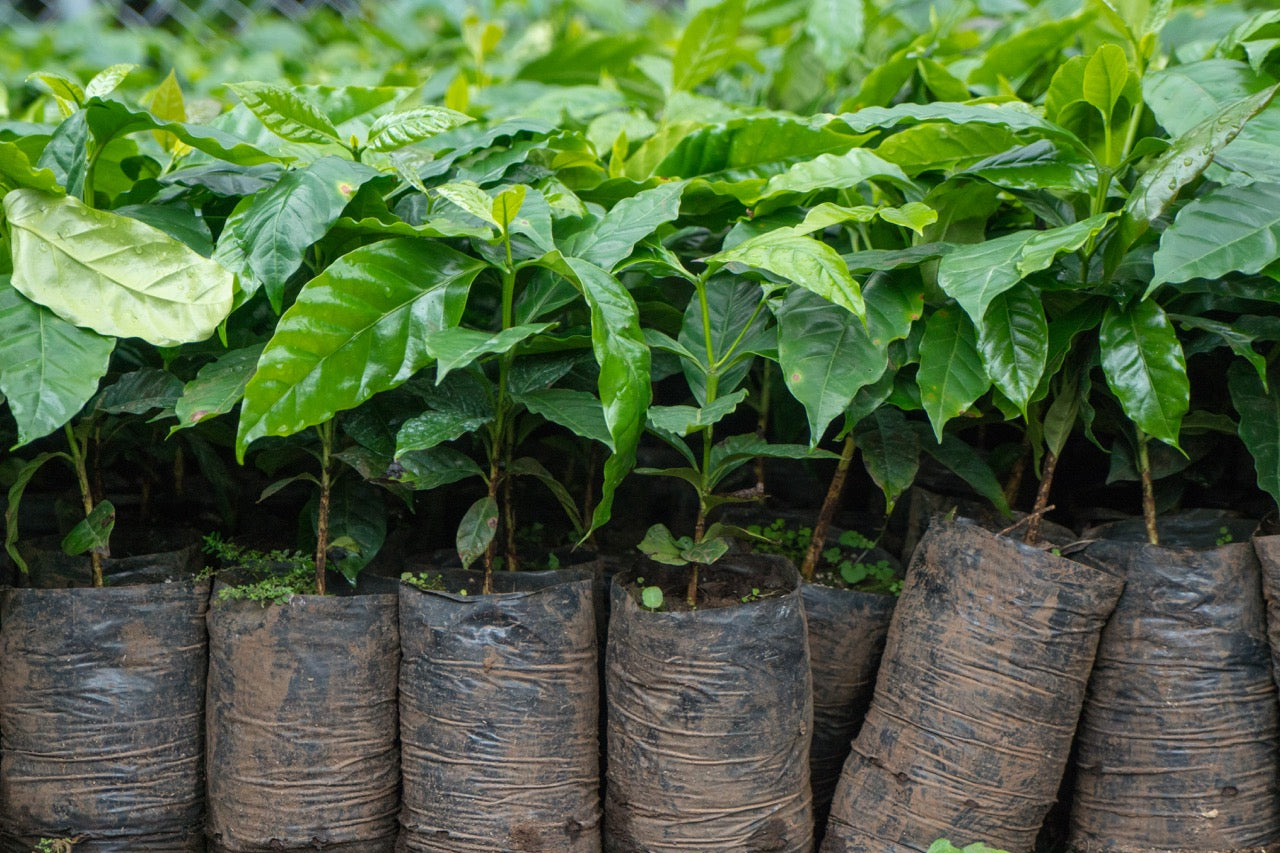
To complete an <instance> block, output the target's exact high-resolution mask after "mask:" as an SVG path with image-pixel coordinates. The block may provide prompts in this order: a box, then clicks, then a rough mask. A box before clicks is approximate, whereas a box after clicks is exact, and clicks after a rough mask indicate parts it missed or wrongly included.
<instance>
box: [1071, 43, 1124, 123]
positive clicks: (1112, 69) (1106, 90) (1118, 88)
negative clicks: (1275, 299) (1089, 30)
mask: <svg viewBox="0 0 1280 853" xmlns="http://www.w3.org/2000/svg"><path fill="white" fill-rule="evenodd" d="M1128 86H1129V58H1128V56H1126V55H1125V52H1124V48H1122V47H1120V46H1119V45H1115V44H1104V45H1102V46H1101V47H1100V48H1098V49H1097V50H1096V51H1094V53H1093V55H1092V56H1090V57H1089V61H1088V63H1087V64H1086V65H1085V68H1084V80H1083V81H1082V93H1083V95H1084V99H1085V100H1086V101H1088V102H1089V103H1090V104H1091V105H1093V106H1094V107H1096V108H1097V110H1098V112H1099V114H1101V116H1102V119H1103V121H1104V122H1107V123H1110V121H1111V114H1112V112H1114V110H1115V108H1116V104H1118V103H1119V102H1120V99H1121V98H1123V97H1124V96H1125V90H1126V89H1127V88H1128Z"/></svg>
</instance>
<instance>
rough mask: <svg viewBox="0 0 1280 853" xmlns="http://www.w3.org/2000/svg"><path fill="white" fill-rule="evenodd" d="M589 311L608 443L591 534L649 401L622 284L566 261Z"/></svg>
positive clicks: (631, 455) (641, 350) (605, 511)
mask: <svg viewBox="0 0 1280 853" xmlns="http://www.w3.org/2000/svg"><path fill="white" fill-rule="evenodd" d="M565 264H566V266H567V267H568V268H569V270H571V271H572V273H573V275H574V277H575V278H576V279H577V281H578V284H579V286H580V287H581V288H582V295H583V297H584V298H585V299H586V302H587V306H588V307H589V309H590V311H591V347H592V351H593V352H594V353H595V357H596V364H597V365H599V367H600V377H599V379H598V380H597V391H598V393H599V396H600V402H601V404H602V405H603V406H604V420H605V424H606V425H608V427H609V435H610V437H611V438H612V439H613V441H612V446H611V449H612V450H613V453H612V454H611V455H610V456H609V458H608V460H606V461H605V465H604V482H603V484H602V486H601V490H600V500H599V502H598V503H597V504H596V507H595V511H594V514H593V516H592V519H591V530H595V529H596V528H598V527H599V526H600V525H602V524H604V523H605V522H606V521H608V520H609V516H610V513H611V512H612V508H613V493H614V491H616V490H617V487H618V484H619V483H621V482H622V478H623V477H625V476H626V474H627V472H628V471H630V470H631V468H632V467H633V466H634V465H635V454H636V447H637V445H638V444H639V443H640V435H641V433H643V431H644V413H645V410H646V409H647V408H648V407H649V401H650V399H651V398H652V389H651V387H650V384H649V383H650V374H649V348H648V346H646V345H645V342H644V336H643V334H642V333H641V331H640V312H639V310H638V309H637V308H636V303H635V300H634V299H633V298H632V296H631V294H630V293H629V292H628V291H627V289H626V288H625V287H623V285H622V283H621V282H619V281H618V280H617V279H616V278H614V277H613V276H612V275H610V274H609V273H608V272H607V271H605V270H603V269H601V268H600V267H598V266H596V265H595V264H592V263H590V262H588V261H584V260H581V259H578V258H566V259H565Z"/></svg>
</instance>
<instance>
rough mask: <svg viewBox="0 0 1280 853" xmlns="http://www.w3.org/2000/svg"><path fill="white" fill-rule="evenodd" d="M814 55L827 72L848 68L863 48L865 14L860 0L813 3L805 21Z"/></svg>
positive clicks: (818, 0)
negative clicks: (858, 51)
mask: <svg viewBox="0 0 1280 853" xmlns="http://www.w3.org/2000/svg"><path fill="white" fill-rule="evenodd" d="M804 31H805V33H806V34H808V36H809V38H811V39H813V52H814V54H815V55H816V56H817V57H818V61H819V62H821V63H822V65H823V67H825V68H826V69H827V70H828V71H838V70H840V69H841V68H845V67H847V66H848V65H849V63H850V60H851V59H852V57H853V56H854V55H855V53H856V52H857V50H858V48H860V47H861V46H862V38H863V35H864V33H865V31H866V13H865V10H864V9H863V7H862V0H813V2H812V3H810V4H809V11H808V13H807V14H806V15H805V19H804Z"/></svg>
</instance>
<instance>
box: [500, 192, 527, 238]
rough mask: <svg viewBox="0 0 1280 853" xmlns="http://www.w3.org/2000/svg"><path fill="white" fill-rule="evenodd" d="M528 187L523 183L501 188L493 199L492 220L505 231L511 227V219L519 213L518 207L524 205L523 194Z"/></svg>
mask: <svg viewBox="0 0 1280 853" xmlns="http://www.w3.org/2000/svg"><path fill="white" fill-rule="evenodd" d="M528 191H529V188H528V187H526V186H525V185H524V184H516V185H515V186H514V187H510V188H508V189H506V190H503V191H502V192H501V193H499V194H498V196H497V198H495V199H494V200H493V207H492V211H493V220H494V222H496V223H497V224H498V227H499V228H501V229H502V230H503V231H506V230H507V229H508V228H510V227H511V223H512V221H514V220H515V218H516V217H517V216H519V215H520V208H521V207H522V206H523V205H524V199H525V194H526V193H528Z"/></svg>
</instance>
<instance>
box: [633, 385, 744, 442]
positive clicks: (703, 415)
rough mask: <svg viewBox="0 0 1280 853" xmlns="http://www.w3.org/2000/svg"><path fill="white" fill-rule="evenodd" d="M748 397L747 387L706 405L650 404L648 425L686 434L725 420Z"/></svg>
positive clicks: (662, 430)
mask: <svg viewBox="0 0 1280 853" xmlns="http://www.w3.org/2000/svg"><path fill="white" fill-rule="evenodd" d="M746 398H747V391H746V389H745V388H743V389H739V390H737V391H734V392H733V393H732V394H725V395H724V396H723V397H719V398H717V399H716V400H713V401H712V402H710V403H708V404H707V405H705V406H701V407H698V406H650V407H649V412H648V425H649V427H650V428H652V429H655V430H657V431H658V432H660V433H667V434H669V435H679V436H686V435H692V434H693V433H695V432H700V431H702V430H704V429H707V428H708V427H710V426H713V425H715V424H717V423H719V422H720V421H722V420H724V419H725V418H726V417H728V416H729V415H731V414H733V411H734V410H735V409H737V408H738V406H739V404H741V403H742V401H743V400H745V399H746Z"/></svg>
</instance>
